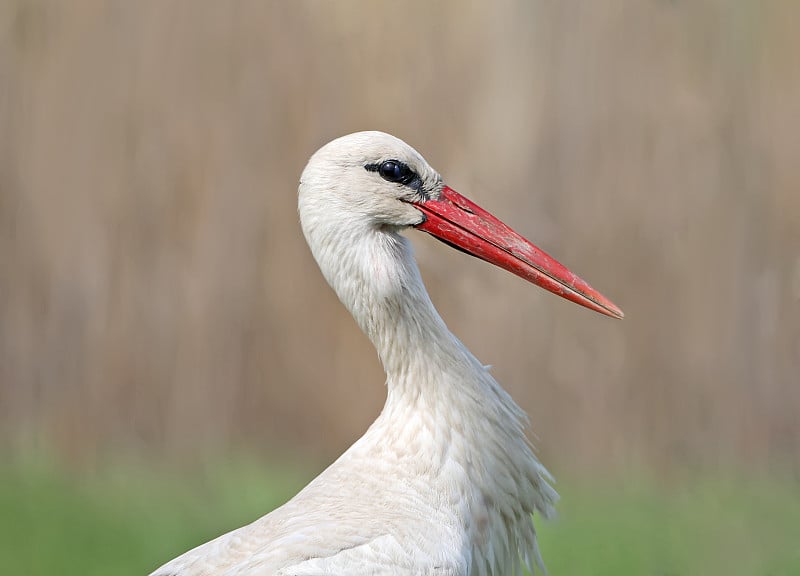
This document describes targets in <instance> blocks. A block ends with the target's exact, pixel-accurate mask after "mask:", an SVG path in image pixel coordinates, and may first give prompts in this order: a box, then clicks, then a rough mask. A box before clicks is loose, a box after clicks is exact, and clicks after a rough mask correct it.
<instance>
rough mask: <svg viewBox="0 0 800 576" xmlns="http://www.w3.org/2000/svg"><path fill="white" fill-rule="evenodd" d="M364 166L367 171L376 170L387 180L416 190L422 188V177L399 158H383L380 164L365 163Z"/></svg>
mask: <svg viewBox="0 0 800 576" xmlns="http://www.w3.org/2000/svg"><path fill="white" fill-rule="evenodd" d="M364 168H365V169H366V170H367V171H368V172H377V173H378V174H380V176H381V178H383V179H384V180H386V181H387V182H394V183H396V184H403V185H404V186H408V187H409V188H411V189H412V190H416V191H418V192H419V191H420V189H421V188H422V179H421V178H420V177H419V174H417V173H416V172H414V171H413V170H412V169H411V168H409V167H408V164H406V163H405V162H401V161H400V160H384V161H383V162H381V163H380V164H367V165H366V166H364Z"/></svg>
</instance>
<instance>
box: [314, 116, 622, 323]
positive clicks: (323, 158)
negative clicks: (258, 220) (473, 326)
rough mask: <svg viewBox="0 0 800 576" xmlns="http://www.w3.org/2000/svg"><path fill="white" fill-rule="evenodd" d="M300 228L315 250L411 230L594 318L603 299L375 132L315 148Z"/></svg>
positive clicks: (606, 305) (402, 146) (609, 306)
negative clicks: (337, 241) (338, 240)
mask: <svg viewBox="0 0 800 576" xmlns="http://www.w3.org/2000/svg"><path fill="white" fill-rule="evenodd" d="M299 212H300V220H301V223H302V226H303V231H304V233H305V235H306V238H307V239H308V241H309V244H310V245H311V248H312V251H315V256H317V260H318V261H319V257H318V255H317V254H316V250H315V248H317V246H318V245H320V244H325V245H329V244H332V243H333V242H331V237H332V236H335V235H345V236H350V237H351V238H356V237H357V234H358V233H363V232H364V231H380V230H386V231H392V232H395V231H397V230H399V229H402V228H407V227H415V228H417V229H419V230H422V231H424V232H427V233H429V234H431V235H432V236H434V237H436V238H437V239H439V240H441V241H443V242H445V243H447V244H449V245H451V246H454V247H455V248H458V249H460V250H462V251H464V252H467V253H468V254H471V255H473V256H476V257H478V258H481V259H482V260H485V261H487V262H489V263H491V264H495V265H497V266H500V267H501V268H505V269H506V270H508V271H509V272H512V273H514V274H516V275H517V276H520V277H521V278H524V279H525V280H528V281H529V282H532V283H534V284H536V285H538V286H541V287H542V288H545V289H546V290H549V291H550V292H553V293H554V294H558V295H559V296H562V297H564V298H566V299H568V300H571V301H573V302H575V303H577V304H580V305H582V306H586V307H587V308H591V309H592V310H595V311H597V312H600V313H601V314H605V315H607V316H611V317H614V318H622V317H623V313H622V310H620V309H619V308H618V307H617V306H616V305H615V304H613V303H612V302H611V301H610V300H608V299H607V298H606V297H605V296H603V295H602V294H600V293H599V292H597V291H596V290H594V289H593V288H592V287H591V286H589V285H588V284H587V283H586V282H584V281H583V280H581V279H580V278H579V277H578V276H576V275H575V274H573V273H572V272H570V271H569V270H568V269H567V268H566V267H564V266H563V265H561V264H560V263H559V262H557V261H556V260H555V259H553V258H551V257H550V256H548V255H547V254H546V253H545V252H543V251H542V250H540V249H539V248H537V247H536V246H535V245H534V244H532V243H531V242H529V241H528V240H526V239H525V238H523V237H522V236H520V235H519V234H517V233H516V232H514V231H513V230H512V229H511V228H509V227H508V226H506V225H505V224H503V222H501V221H500V220H498V219H497V218H495V217H494V216H492V215H491V214H490V213H489V212H487V211H486V210H483V209H482V208H480V207H479V206H477V205H476V204H475V203H473V202H471V201H469V200H467V199H466V198H464V197H463V196H461V195H460V194H458V193H457V192H456V191H455V190H453V189H452V188H450V187H448V186H445V185H444V184H443V183H442V178H441V176H439V174H438V173H437V172H436V171H435V170H434V169H433V168H431V166H430V165H429V164H428V163H427V162H426V161H425V159H424V158H423V157H422V156H421V155H420V154H419V153H418V152H417V151H416V150H414V149H413V148H412V147H411V146H409V145H408V144H406V143H405V142H403V141H402V140H400V139H398V138H395V137H394V136H390V135H389V134H384V133H383V132H357V133H355V134H349V135H347V136H342V137H341V138H338V139H336V140H333V141H332V142H329V143H328V144H326V145H325V146H323V147H322V148H320V149H319V150H318V151H317V152H316V153H315V154H314V155H313V156H312V157H311V159H310V160H309V162H308V164H307V165H306V168H305V170H303V174H302V176H301V177H300V188H299Z"/></svg>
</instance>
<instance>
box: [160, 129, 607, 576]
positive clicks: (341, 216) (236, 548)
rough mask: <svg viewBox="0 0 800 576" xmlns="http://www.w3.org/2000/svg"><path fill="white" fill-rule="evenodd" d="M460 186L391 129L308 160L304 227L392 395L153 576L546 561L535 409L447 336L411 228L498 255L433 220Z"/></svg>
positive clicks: (426, 569)
mask: <svg viewBox="0 0 800 576" xmlns="http://www.w3.org/2000/svg"><path fill="white" fill-rule="evenodd" d="M450 193H453V194H455V193H454V192H453V191H452V190H450V189H449V188H447V187H445V186H443V184H442V179H441V177H440V176H439V174H438V173H437V172H436V171H435V170H433V168H431V167H430V166H429V165H428V163H427V162H426V161H425V160H424V159H423V158H422V157H421V156H420V155H419V154H418V153H417V152H416V151H415V150H413V149H412V148H411V147H410V146H408V145H407V144H405V143H404V142H402V141H400V140H398V139H396V138H394V137H392V136H389V135H388V134H383V133H380V132H361V133H357V134H351V135H349V136H345V137H342V138H339V139H337V140H334V141H333V142H331V143H329V144H327V145H326V146H324V147H323V148H321V149H320V150H319V151H318V152H317V153H316V154H314V156H312V158H311V160H310V161H309V163H308V165H307V166H306V168H305V170H304V171H303V174H302V177H301V179H300V187H299V213H300V221H301V224H302V227H303V232H304V234H305V237H306V240H307V241H308V244H309V246H310V247H311V251H312V252H313V254H314V257H315V259H316V261H317V262H318V264H319V267H320V269H321V270H322V273H323V274H324V276H325V278H326V279H327V281H328V283H329V284H330V285H331V286H332V287H333V289H334V290H335V291H336V293H337V295H338V296H339V298H340V300H341V301H342V303H343V304H344V305H345V306H346V307H347V308H348V310H350V312H351V313H352V314H353V317H354V318H355V319H356V321H357V322H358V324H359V326H360V327H361V329H362V330H363V331H364V332H365V333H366V334H367V335H368V336H369V338H370V340H371V341H372V343H373V344H374V345H375V348H376V349H377V351H378V354H379V356H380V359H381V362H382V363H383V366H384V369H385V371H386V374H387V389H388V394H387V400H386V405H385V406H384V409H383V411H382V412H381V414H380V416H379V417H378V419H377V420H376V421H375V422H374V423H373V424H372V426H371V427H370V428H369V429H368V430H367V432H366V433H365V434H364V436H363V437H362V438H361V439H359V440H358V441H357V442H356V443H355V444H354V445H353V446H352V447H350V449H349V450H347V451H346V452H345V453H344V454H343V455H342V456H341V457H340V458H339V459H338V460H337V461H336V462H334V463H333V464H331V466H330V467H328V468H327V469H326V470H325V471H324V472H322V474H320V475H319V476H318V477H317V478H316V479H315V480H313V481H312V482H311V483H310V484H309V485H308V486H306V488H304V489H303V490H302V491H301V492H300V493H299V494H297V496H295V497H294V498H293V499H292V500H290V501H289V502H288V503H286V504H285V505H283V506H281V507H280V508H278V509H277V510H274V511H273V512H271V513H269V514H267V515H266V516H264V517H262V518H260V519H258V520H256V521H255V522H253V523H252V524H249V525H247V526H244V527H243V528H240V529H238V530H235V531H233V532H230V533H228V534H225V535H223V536H220V537H219V538H217V539H215V540H213V541H211V542H208V543H207V544H204V545H202V546H199V547H197V548H195V549H193V550H191V551H189V552H187V553H185V554H183V555H182V556H180V557H178V558H176V559H175V560H173V561H172V562H169V563H168V564H166V565H164V566H163V567H161V568H159V569H158V570H156V571H155V572H154V573H153V576H222V575H224V576H255V575H260V576H261V575H263V576H267V575H273V574H280V575H292V576H301V575H308V576H311V575H313V576H323V575H339V576H342V575H352V576H361V575H368V574H369V575H373V574H381V575H384V574H385V575H412V574H414V575H417V574H442V575H453V576H455V575H458V576H465V575H473V576H484V575H486V576H488V575H498V576H499V575H512V574H517V573H520V572H521V567H522V566H523V565H524V566H527V567H528V568H529V569H531V570H532V569H533V568H534V567H535V566H536V565H538V566H541V557H540V554H539V549H538V547H537V542H536V532H535V530H534V525H533V522H532V515H534V514H540V515H542V516H544V517H548V516H550V515H551V514H552V512H553V504H554V503H555V501H556V499H557V494H556V492H555V491H554V490H553V489H552V488H551V487H550V485H549V483H548V481H549V480H550V476H549V475H548V473H547V471H546V470H545V469H544V467H543V466H542V465H541V464H540V463H539V461H538V460H537V459H536V456H535V455H534V453H533V450H532V448H531V445H530V443H529V442H528V440H527V438H526V436H525V427H526V425H527V420H526V417H525V415H524V413H523V412H522V410H521V409H520V408H519V407H518V406H517V405H516V404H515V403H514V401H513V400H512V399H511V397H510V396H509V395H508V394H507V393H506V392H505V391H504V390H503V389H502V388H501V387H500V385H499V384H498V383H497V382H496V381H495V380H494V378H493V377H492V376H491V375H490V374H489V372H488V370H487V369H485V368H484V367H483V366H482V365H481V364H480V363H479V362H478V360H477V359H476V358H475V357H474V356H473V355H472V354H471V353H470V352H469V351H468V350H467V349H466V348H465V347H464V346H463V345H462V344H461V342H459V341H458V339H456V338H455V337H454V336H453V335H452V334H451V333H450V332H449V331H448V329H447V327H446V326H445V324H444V322H443V321H442V319H441V317H440V316H439V314H438V313H437V312H436V309H435V308H434V307H433V304H432V303H431V301H430V299H429V297H428V295H427V293H426V291H425V288H424V286H423V283H422V279H421V278H420V275H419V271H418V269H417V266H416V263H415V261H414V258H413V254H412V250H411V246H410V244H409V242H408V241H407V240H406V239H405V238H404V237H403V236H401V235H400V231H401V230H403V229H404V228H408V227H419V228H422V229H423V230H425V231H428V232H430V233H431V234H434V235H436V236H439V237H440V238H443V239H446V240H447V241H448V242H452V243H455V244H458V245H460V246H465V245H466V249H467V251H470V252H472V253H473V254H476V255H478V256H480V257H482V258H484V259H487V260H490V261H493V260H492V259H491V258H490V257H487V256H486V255H484V254H479V253H477V252H476V250H473V249H472V248H473V247H472V246H471V245H470V244H469V242H467V243H466V244H465V243H464V241H463V240H462V241H459V240H458V238H455V239H454V237H452V236H448V235H447V234H446V233H443V232H442V231H441V230H433V229H432V223H433V222H434V221H436V217H435V214H436V212H437V211H436V210H434V211H433V212H431V211H429V208H428V207H429V206H437V205H439V204H442V203H443V202H444V201H445V195H446V194H450ZM459 198H460V197H459ZM467 212H469V214H465V217H468V218H471V217H472V216H470V215H471V214H473V215H474V214H475V213H476V212H475V210H474V209H473V207H472V205H470V206H468V207H467ZM426 227H431V229H427V228H426ZM501 248H503V250H506V248H505V247H501ZM506 252H508V253H511V250H510V249H509V250H506ZM513 256H515V257H517V258H519V255H517V254H513ZM501 265H502V264H501ZM504 267H506V268H508V266H505V265H504ZM509 269H510V268H509ZM512 271H514V272H516V273H518V274H520V275H523V274H522V273H521V272H520V271H518V270H512ZM540 271H541V270H540ZM526 274H528V276H531V275H532V273H531V272H526ZM548 277H552V276H551V275H550V274H548ZM528 279H529V280H530V279H531V278H530V277H528ZM556 280H558V281H559V282H561V283H562V284H563V285H564V286H566V288H565V290H566V291H570V292H575V294H577V296H576V295H575V294H570V295H569V296H568V297H570V298H571V299H573V300H580V299H581V298H583V299H588V300H590V301H591V303H590V304H587V303H586V302H583V301H582V300H581V301H580V303H583V304H584V305H587V306H590V307H593V308H594V309H598V307H599V308H601V310H600V311H602V312H604V313H606V314H610V315H615V316H621V312H619V310H618V309H617V308H616V307H613V304H610V303H607V301H605V300H604V299H602V297H601V296H599V295H598V294H596V293H594V292H591V293H590V292H588V291H587V290H586V289H584V288H583V285H582V284H577V283H576V282H572V283H569V284H567V283H566V282H562V281H561V280H559V279H558V278H556ZM577 280H578V281H579V279H577ZM533 281H535V282H537V283H545V281H546V279H545V280H543V281H541V282H540V281H538V280H536V279H534V280H533ZM548 287H549V286H548ZM587 288H588V287H587ZM551 289H552V288H551ZM589 290H591V289H589ZM609 304H610V306H609ZM321 393H323V394H324V393H325V391H324V390H323V391H322V392H321Z"/></svg>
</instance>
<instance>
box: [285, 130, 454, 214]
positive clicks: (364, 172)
mask: <svg viewBox="0 0 800 576" xmlns="http://www.w3.org/2000/svg"><path fill="white" fill-rule="evenodd" d="M441 189H442V178H441V176H439V174H438V173H437V172H436V171H435V170H434V169H433V168H431V167H430V165H429V164H428V163H427V162H426V161H425V159H424V158H423V157H422V156H421V155H420V154H419V153H418V152H417V151H416V150H414V149H413V148H412V147H411V146H409V145H408V144H406V143H405V142H403V141H402V140H400V139H399V138H395V137H394V136H391V135H389V134H385V133H383V132H356V133H355V134H349V135H347V136H342V137H341V138H337V139H336V140H333V141H332V142H329V143H328V144H326V145H325V146H323V147H322V148H320V149H319V150H318V151H317V152H316V153H315V154H314V155H313V156H312V157H311V159H310V160H309V161H308V165H307V166H306V168H305V170H303V174H302V176H301V177H300V198H299V209H300V218H301V220H303V221H304V225H305V220H306V218H307V217H311V218H315V219H318V218H322V217H324V216H323V215H322V214H318V213H317V212H318V211H319V210H324V211H325V212H326V213H327V214H328V215H335V217H336V218H337V219H338V220H339V221H341V220H347V221H348V225H350V226H353V227H357V228H360V227H364V226H367V227H372V228H384V227H390V228H405V227H408V226H415V225H417V224H420V223H421V222H423V221H424V220H425V216H424V215H423V214H422V213H421V212H420V211H419V210H418V209H417V208H416V207H415V204H418V203H419V202H423V201H425V200H426V199H429V198H431V197H434V198H436V197H438V195H439V193H440V191H441Z"/></svg>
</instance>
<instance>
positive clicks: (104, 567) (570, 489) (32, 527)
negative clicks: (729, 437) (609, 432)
mask: <svg viewBox="0 0 800 576" xmlns="http://www.w3.org/2000/svg"><path fill="white" fill-rule="evenodd" d="M313 474H314V472H313V471H312V470H299V469H298V468H297V467H295V466H286V465H281V466H277V467H269V466H266V465H262V464H254V463H253V461H252V460H247V459H240V460H235V461H224V462H217V463H215V464H214V465H209V466H207V467H205V468H203V469H196V468H195V469H193V470H192V471H183V472H177V471H175V470H174V469H171V470H169V471H166V470H163V469H159V470H156V469H153V468H149V469H148V468H146V467H144V466H143V465H141V463H138V464H126V465H122V464H119V463H117V464H114V465H107V466H102V467H100V468H99V469H96V470H94V471H93V472H91V473H87V472H82V473H66V472H64V471H63V468H62V467H59V466H54V465H53V464H52V463H48V462H47V461H44V460H40V461H30V460H28V461H24V462H23V461H18V460H13V459H6V460H5V463H4V464H2V465H0V559H2V566H3V569H2V573H3V574H14V575H15V576H19V575H31V576H35V575H42V576H44V575H47V576H53V575H55V574H59V575H71V574H75V575H81V576H94V575H97V576H100V575H102V576H109V575H112V574H113V575H116V576H125V575H141V574H147V573H149V572H150V571H151V570H152V569H154V568H156V567H157V566H158V565H159V564H160V563H162V562H163V561H166V560H168V559H170V558H172V557H173V556H175V555H177V554H178V553H180V552H183V551H184V550H186V549H188V548H190V547H192V546H195V545H197V544H199V543H202V542H204V541H206V540H208V539H210V538H212V537H214V536H216V535H218V534H220V533H222V532H224V531H227V530H229V529H232V528H235V527H238V526H240V525H242V524H244V523H246V522H249V521H250V520H253V519H254V518H256V517H258V516H260V515H261V514H263V513H265V512H267V511H269V510H270V509H272V508H274V507H275V506H277V505H279V504H280V503H281V502H283V501H285V500H286V499H287V498H289V497H291V495H292V494H294V492H295V491H296V490H297V489H298V488H299V487H301V486H302V485H303V484H304V483H305V481H307V480H308V479H309V478H310V477H311V476H313ZM558 489H559V492H560V493H561V496H562V501H561V503H560V505H559V517H558V518H557V519H556V520H554V521H551V522H543V521H538V523H537V525H538V526H539V533H540V538H541V547H542V552H543V554H544V558H545V562H546V564H547V566H548V569H549V572H550V574H551V575H552V576H559V575H562V576H563V575H570V576H572V575H598V576H599V575H607V574H608V575H610V574H614V575H643V576H644V575H648V576H649V575H652V576H683V575H686V576H690V575H708V576H713V575H725V576H734V575H739V574H741V575H765V576H766V575H770V576H779V575H786V576H788V575H800V481H798V479H797V478H792V477H791V476H790V475H773V476H769V477H759V478H744V477H742V476H741V475H733V474H727V475H721V474H716V475H694V476H686V477H682V478H679V479H676V478H672V479H671V480H670V481H669V482H665V481H663V480H659V481H656V480H654V479H652V478H649V479H648V478H646V477H645V476H643V475H638V476H637V475H627V476H626V477H625V479H623V480H619V479H617V480H614V479H612V478H606V479H603V480H601V481H589V479H588V478H586V477H582V478H573V477H562V478H561V481H560V482H559V484H558Z"/></svg>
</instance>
